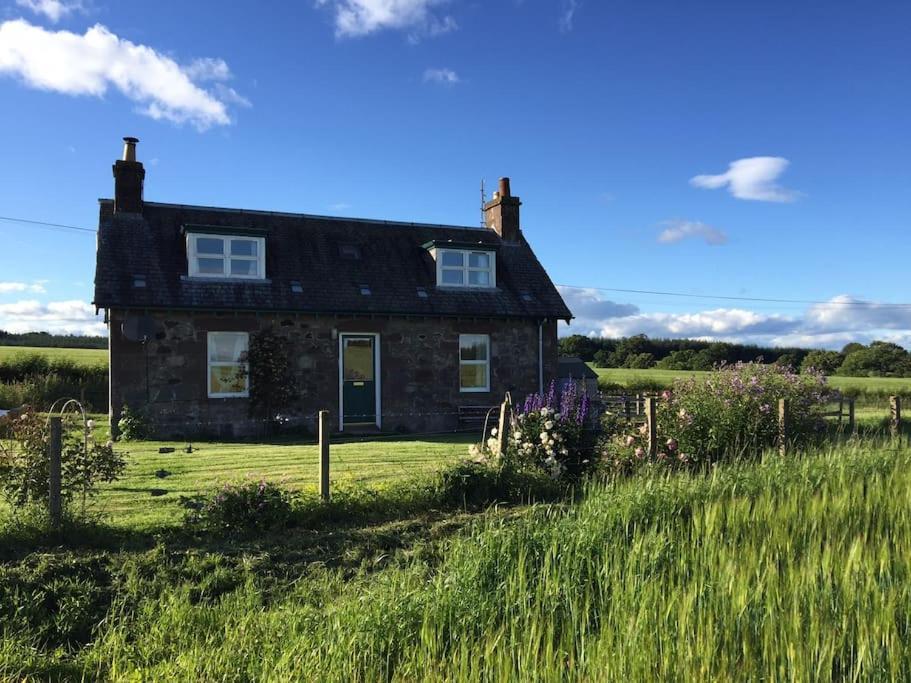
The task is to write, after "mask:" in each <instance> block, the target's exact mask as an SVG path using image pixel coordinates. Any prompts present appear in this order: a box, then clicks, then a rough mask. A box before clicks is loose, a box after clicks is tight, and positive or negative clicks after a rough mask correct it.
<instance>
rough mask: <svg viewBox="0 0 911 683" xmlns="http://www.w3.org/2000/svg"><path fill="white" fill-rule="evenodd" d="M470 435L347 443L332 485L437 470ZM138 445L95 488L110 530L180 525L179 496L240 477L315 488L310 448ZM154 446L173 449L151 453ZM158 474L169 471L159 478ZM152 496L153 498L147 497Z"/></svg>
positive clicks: (462, 450)
mask: <svg viewBox="0 0 911 683" xmlns="http://www.w3.org/2000/svg"><path fill="white" fill-rule="evenodd" d="M475 438H476V436H475V435H473V434H471V435H465V434H457V435H446V436H438V437H430V438H428V437H424V438H420V439H408V438H406V437H395V438H378V439H375V440H373V441H349V442H347V443H344V442H340V443H337V444H333V446H332V447H331V454H330V458H331V466H330V473H331V480H332V486H333V487H344V486H350V485H358V486H369V487H372V488H377V487H381V486H383V485H384V484H386V483H388V482H390V481H392V480H395V479H401V478H402V477H406V476H410V475H413V474H418V473H421V472H427V471H432V470H435V469H439V468H441V467H443V466H445V465H449V464H451V463H453V462H455V461H456V460H457V459H459V458H460V457H462V456H465V455H466V454H467V452H468V444H470V443H471V442H472V441H473V439H475ZM186 446H187V444H186V442H167V441H140V442H125V443H120V444H118V448H119V449H122V450H125V451H127V452H128V453H129V457H128V462H129V464H128V466H127V471H126V474H125V475H124V477H123V478H122V479H120V481H117V482H114V483H113V484H110V485H108V486H104V487H102V489H101V493H100V494H99V496H98V498H97V500H96V501H95V502H94V503H93V505H94V507H95V508H96V509H98V510H99V511H100V512H102V513H104V514H106V515H109V517H110V522H111V523H112V524H113V525H115V526H118V527H124V528H131V529H148V528H153V527H161V526H167V525H172V524H175V523H177V522H179V521H180V519H181V517H182V514H183V509H182V508H181V507H180V505H179V499H180V496H181V495H185V496H189V495H192V494H195V493H198V492H200V491H209V490H211V489H212V488H214V487H216V486H218V485H220V484H222V483H224V482H234V481H240V480H243V479H244V478H246V477H255V478H257V479H259V478H265V479H268V480H270V481H280V482H283V483H284V485H286V486H288V487H289V488H293V489H298V490H305V489H312V490H315V489H316V487H317V481H318V474H319V472H318V458H319V449H318V447H317V446H316V445H315V444H312V443H310V444H284V443H283V444H253V443H250V444H246V443H243V444H240V443H194V444H193V453H186V452H185V448H186ZM160 447H170V448H174V449H175V450H174V452H173V453H159V452H158V449H159V448H160ZM160 470H165V471H167V472H169V473H170V474H168V476H166V477H163V478H159V477H158V476H156V473H157V472H159V471H160ZM153 494H154V495H153Z"/></svg>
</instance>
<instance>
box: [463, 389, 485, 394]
mask: <svg viewBox="0 0 911 683" xmlns="http://www.w3.org/2000/svg"><path fill="white" fill-rule="evenodd" d="M459 393H460V394H489V393H490V388H486V389H461V388H460V389H459Z"/></svg>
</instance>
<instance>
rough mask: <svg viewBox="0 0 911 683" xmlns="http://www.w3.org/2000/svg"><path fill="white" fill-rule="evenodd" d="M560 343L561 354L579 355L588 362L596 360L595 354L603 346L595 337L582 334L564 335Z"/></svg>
mask: <svg viewBox="0 0 911 683" xmlns="http://www.w3.org/2000/svg"><path fill="white" fill-rule="evenodd" d="M559 344H560V355H561V356H578V357H579V358H581V359H582V360H584V361H586V362H588V361H591V360H594V358H595V354H596V353H597V352H598V350H599V349H600V346H601V345H600V344H599V343H598V341H596V340H595V339H592V338H591V337H586V336H585V335H582V334H571V335H569V336H568V337H563V338H562V339H561V340H560V342H559Z"/></svg>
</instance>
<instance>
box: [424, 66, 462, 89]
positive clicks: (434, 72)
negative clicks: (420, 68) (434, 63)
mask: <svg viewBox="0 0 911 683" xmlns="http://www.w3.org/2000/svg"><path fill="white" fill-rule="evenodd" d="M459 80H460V79H459V74H457V73H456V72H455V71H453V70H452V69H427V70H426V71H424V82H425V83H441V84H443V85H455V84H456V83H458V82H459Z"/></svg>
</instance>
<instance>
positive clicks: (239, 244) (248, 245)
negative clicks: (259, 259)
mask: <svg viewBox="0 0 911 683" xmlns="http://www.w3.org/2000/svg"><path fill="white" fill-rule="evenodd" d="M231 256H256V240H231Z"/></svg>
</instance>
